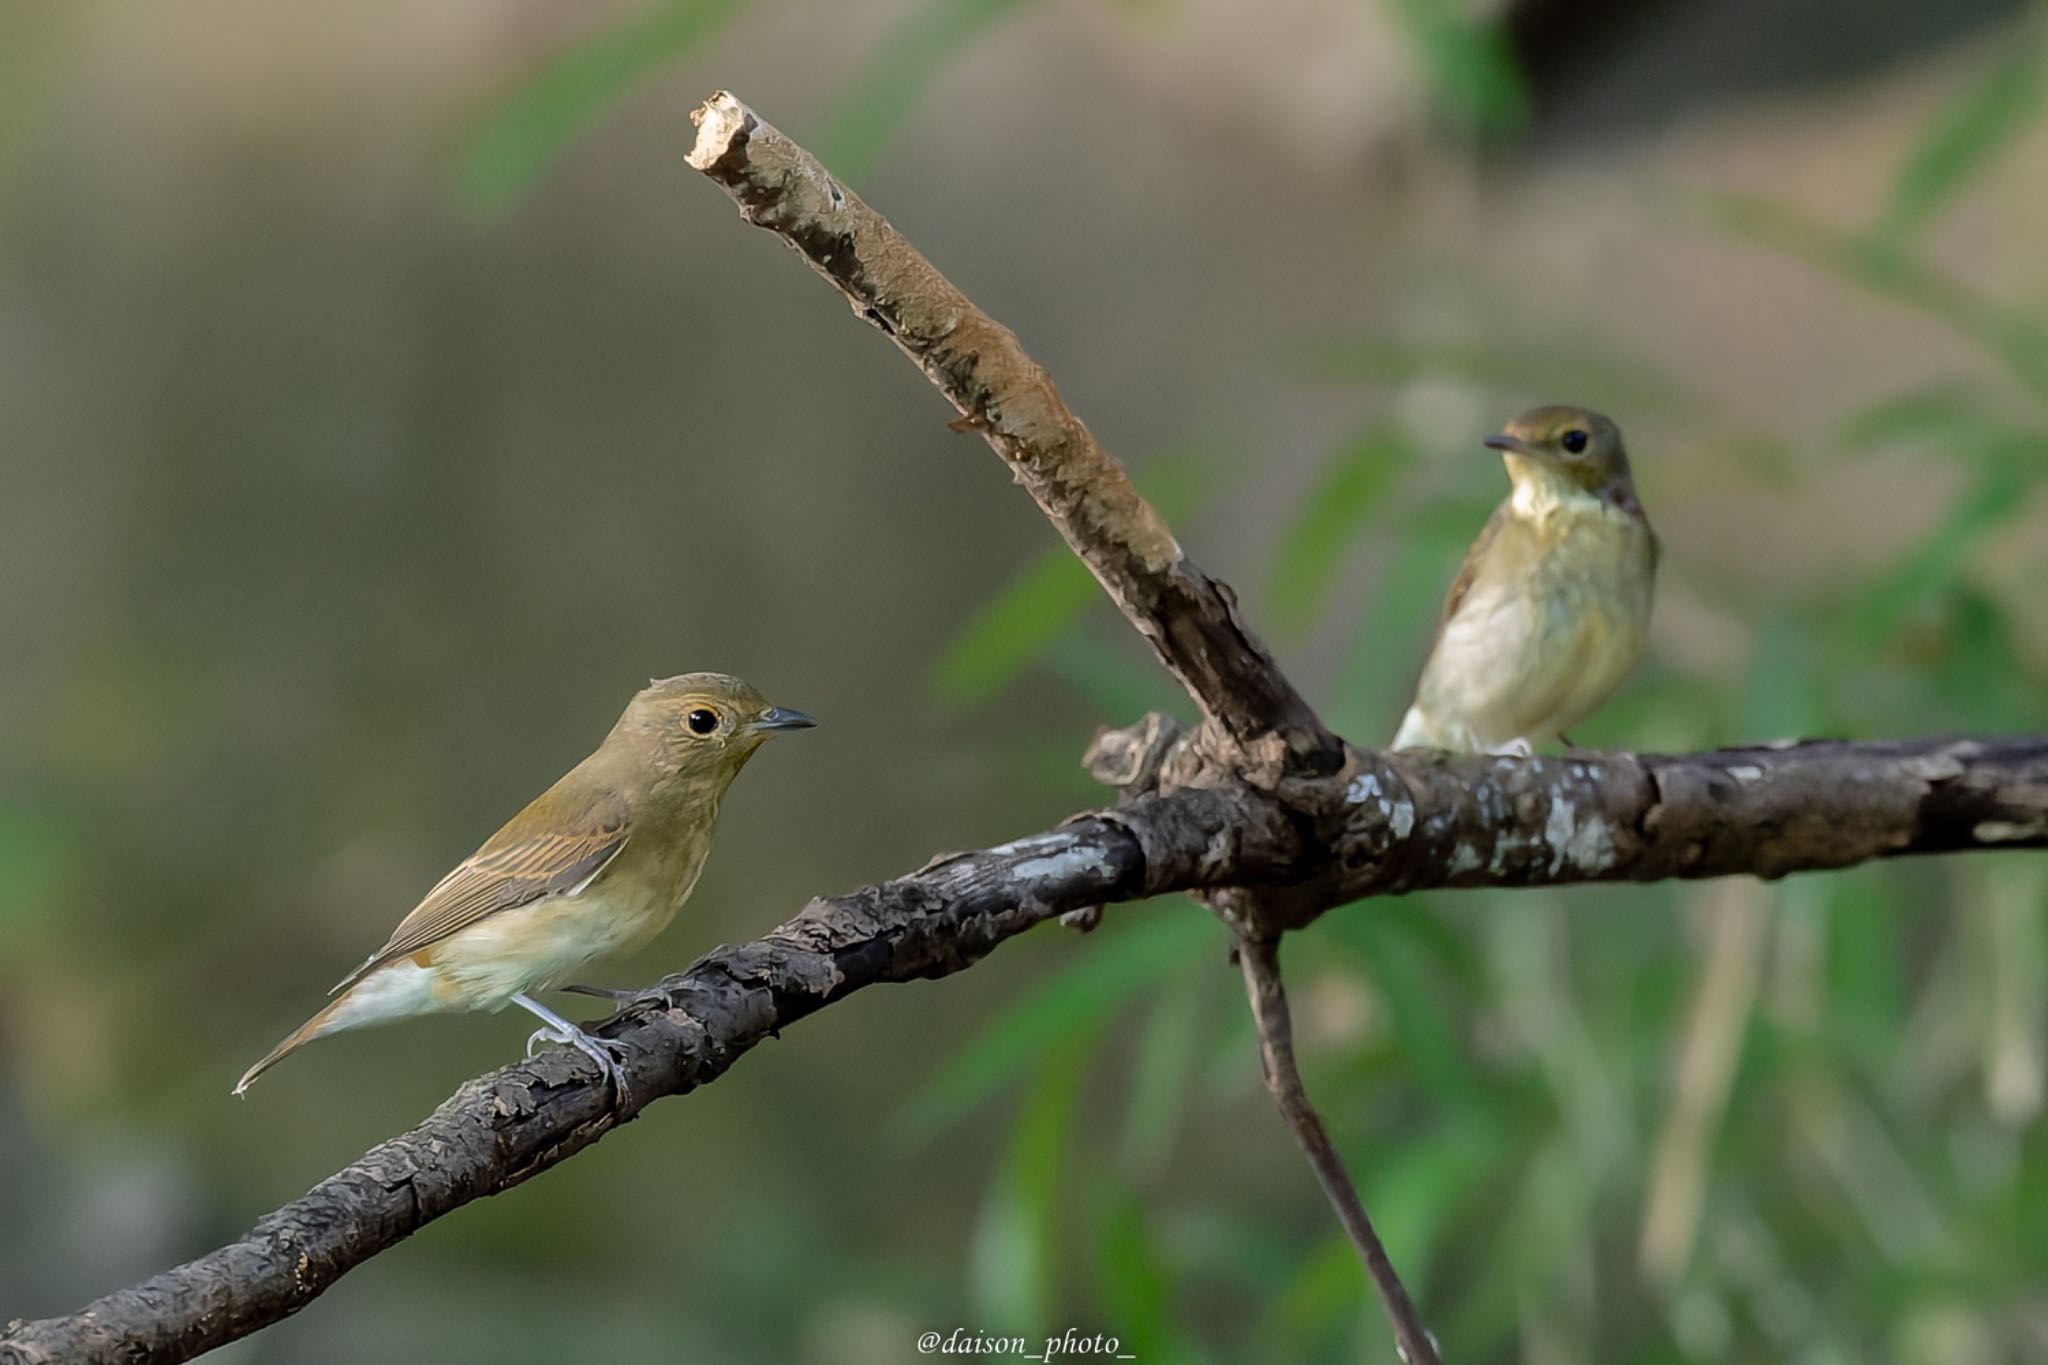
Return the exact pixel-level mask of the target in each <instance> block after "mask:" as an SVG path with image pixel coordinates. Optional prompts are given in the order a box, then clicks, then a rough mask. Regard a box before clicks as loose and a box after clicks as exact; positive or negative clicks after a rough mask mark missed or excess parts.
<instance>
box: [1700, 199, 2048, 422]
mask: <svg viewBox="0 0 2048 1365" xmlns="http://www.w3.org/2000/svg"><path fill="white" fill-rule="evenodd" d="M1693 199H1694V202H1695V203H1696V204H1697V205H1698V206H1699V207H1700V209H1701V211H1702V212H1703V214H1704V215H1705V217H1706V219H1707V220H1708V221H1709V222H1710V223H1711V224H1713V225H1714V226H1716V227H1718V228H1720V229H1721V230H1722V231H1724V232H1727V233H1729V234H1730V235H1731V236H1734V237H1737V238H1740V239H1742V240H1746V241H1750V242H1754V243H1756V244H1757V245H1759V246H1766V247H1769V248H1771V249H1772V250H1775V251H1781V252H1784V253H1785V254H1786V255H1788V256H1792V257H1794V258H1796V259H1798V260H1802V261H1805V262H1806V263H1807V264H1809V265H1811V266H1813V267H1814V268H1815V269H1818V270H1821V271H1824V272H1826V273H1828V274H1830V275H1833V276H1835V277H1836V278H1837V279H1839V280H1842V281H1843V282H1845V283H1847V284H1850V285H1853V286H1854V287H1856V288H1858V289H1862V290H1864V291H1865V292H1867V293H1870V294H1872V295H1875V296H1877V297H1880V298H1885V299H1890V300H1892V301H1893V302H1895V303H1899V304H1903V305H1904V306H1906V307H1907V308H1910V309H1912V310H1913V311H1914V312H1917V313H1919V314H1920V315H1921V316H1922V317H1925V318H1928V319H1930V320H1932V321H1934V322H1938V323H1940V324H1941V325H1942V326H1944V327H1947V328H1949V329H1950V330H1952V331H1954V332H1955V333H1956V334H1957V335H1959V336H1962V337H1964V338H1966V339H1968V340H1969V341H1971V342H1973V343H1975V344H1976V345H1977V346H1979V347H1980V348H1982V349H1983V350H1984V351H1986V352H1987V353H1988V354H1990V355H1991V356H1992V357H1993V358H1995V359H1996V360H1997V361H1998V362H1999V363H2000V364H2002V365H2004V366H2005V368H2006V369H2007V371H2008V372H2010V373H2011V374H2012V376H2013V377H2014V378H2015V379H2017V380H2019V382H2020V383H2022V384H2023V385H2025V386H2026V387H2027V389H2028V390H2029V392H2031V393H2032V394H2033V395H2034V397H2035V398H2036V399H2038V400H2040V401H2042V402H2044V403H2048V327H2044V326H2043V325H2042V323H2041V321H2040V319H2038V318H2035V317H2033V316H2032V315H2031V314H2028V313H2026V312H2024V311H2022V310H2019V309H2015V308H2008V307H2005V306H2003V305H2002V304H1999V303H1997V302H1994V301H1993V300H1991V299H1988V298H1986V297H1985V296H1983V295H1982V294H1979V293H1977V292H1976V291H1975V290H1973V289H1971V288H1969V287H1968V286H1967V285H1965V284H1963V283H1962V282H1961V281H1959V280H1956V279H1954V278H1952V277H1951V276H1949V275H1946V274H1944V273H1943V272H1941V271H1940V270H1937V269H1936V268H1935V267H1933V266H1932V265H1930V264H1928V263H1927V262H1926V261H1923V260H1921V259H1920V258H1919V257H1917V256H1915V255H1914V254H1913V253H1912V252H1911V251H1910V250H1907V249H1904V248H1902V247H1901V246H1899V245H1898V244H1896V243H1894V242H1892V241H1891V240H1889V239H1886V238H1882V237H1876V236H1872V235H1869V234H1864V235H1861V236H1857V235H1851V234H1849V233H1845V232H1842V231H1840V230H1839V229H1836V228H1832V227H1829V226H1827V225H1826V224H1824V223H1820V222H1817V221H1815V220H1814V219H1812V218H1810V217H1808V216H1806V215H1805V214H1803V213H1801V212H1799V211H1798V210H1797V209H1794V208H1791V207H1789V206H1787V205H1784V204H1780V203H1777V202H1775V201H1773V200H1769V199H1764V198H1760V197H1757V196H1754V195H1743V194H1727V193H1719V192H1716V193H1709V194H1702V195H1696V196H1693Z"/></svg>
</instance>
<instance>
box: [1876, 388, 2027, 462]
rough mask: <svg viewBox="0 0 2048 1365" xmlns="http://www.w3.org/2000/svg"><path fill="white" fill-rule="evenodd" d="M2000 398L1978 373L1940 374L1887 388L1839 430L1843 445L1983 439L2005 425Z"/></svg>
mask: <svg viewBox="0 0 2048 1365" xmlns="http://www.w3.org/2000/svg"><path fill="white" fill-rule="evenodd" d="M2003 426H2004V423H2003V421H2002V420H2001V418H2000V416H1999V413H1998V407H1997V401H1996V399H1994V398H1993V397H1992V396H1991V395H1990V394H1989V393H1987V392H1986V391H1985V389H1984V386H1983V385H1981V384H1980V383H1978V382H1977V381H1976V380H1974V379H1968V378H1960V377H1958V378H1950V379H1939V380H1936V381H1934V382H1933V383H1931V384H1923V385H1920V386H1919V387H1917V388H1911V389H1907V390H1905V391H1903V392H1901V393H1892V394H1886V395H1885V396H1884V397H1882V398H1880V399H1878V400H1877V401H1876V402H1874V403H1871V404H1870V405H1868V406H1867V407H1863V408H1860V409H1858V410H1857V411H1856V412H1854V413H1852V414H1850V416H1849V417H1848V419H1847V420H1845V421H1844V422H1843V423H1842V424H1841V427H1840V429H1839V430H1838V431H1837V432H1836V437H1835V439H1836V443H1837V444H1839V445H1841V446H1842V447H1844V448H1845V449H1851V450H1854V449H1863V448H1868V447H1873V446H1893V445H1905V446H1914V445H1936V446H1945V445H1949V444H1951V443H1961V442H1977V441H1981V440H1982V439H1983V438H1984V436H1985V435H1986V433H1987V432H1990V431H1992V430H1994V429H2002V428H2003Z"/></svg>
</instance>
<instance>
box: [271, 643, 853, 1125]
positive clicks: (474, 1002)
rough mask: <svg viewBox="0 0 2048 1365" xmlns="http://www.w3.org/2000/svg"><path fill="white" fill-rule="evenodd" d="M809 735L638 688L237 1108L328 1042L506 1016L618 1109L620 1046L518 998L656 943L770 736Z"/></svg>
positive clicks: (276, 1051)
mask: <svg viewBox="0 0 2048 1365" xmlns="http://www.w3.org/2000/svg"><path fill="white" fill-rule="evenodd" d="M812 724H813V722H812V720H811V718H810V717H809V716H807V715H805V714H804V713H803V712H801V711H790V710H786V709H784V708H783V707H779V706H771V705H769V704H768V699H767V698H765V697H763V696H762V695H761V694H760V693H759V692H756V691H755V690H754V689H753V688H751V687H749V686H748V685H747V684H746V683H744V682H741V681H740V680H739V679H738V678H732V677H727V676H726V675H725V674H723V673H685V674H682V675H681V676H680V677H674V678H661V679H657V680H656V681H654V682H653V683H651V684H649V685H648V687H647V688H646V689H645V690H644V691H642V692H640V693H639V694H638V695H636V696H635V697H634V698H633V700H632V701H631V702H630V703H628V704H627V706H626V711H625V714H624V715H622V716H620V717H619V723H618V724H617V725H614V726H613V727H612V731H611V733H610V734H608V735H606V736H605V738H604V743H602V744H600V745H598V746H597V751H596V752H595V753H593V754H591V755H590V757H588V758H586V759H584V760H583V761H582V762H581V763H578V764H577V765H576V766H575V767H574V768H571V769H570V770H569V772H568V774H567V775H566V776H565V777H563V778H562V780H561V781H559V782H557V783H555V785H554V786H552V787H549V788H548V789H547V790H546V791H544V792H542V793H541V794H540V795H539V796H538V797H536V798H535V799H534V801H533V803H532V804H531V805H529V806H527V808H526V809H525V810H522V811H520V812H519V814H517V815H515V816H513V817H512V819H511V820H510V821H508V822H507V823H506V825H505V827H504V828H503V829H501V830H499V831H498V832H497V833H496V834H493V835H492V836H491V837H490V839H489V840H488V841H487V842H486V843H485V844H484V846H483V847H482V848H480V849H478V850H477V851H476V852H474V853H472V854H470V855H469V857H467V858H465V859H464V860H463V861H462V863H461V864H460V865H459V866H458V867H457V868H456V869H455V870H454V871H453V872H450V873H449V874H448V875H447V876H445V877H443V878H442V879H441V880H440V882H439V883H437V884H436V885H435V887H434V889H433V890H431V891H429V892H428V893H427V896H426V899H425V900H423V901H421V902H420V903H419V905H418V906H416V907H415V908H414V909H413V912H412V913H411V914H409V915H407V916H406V917H405V919H404V921H403V922H402V923H400V924H399V926H398V928H397V929H395V930H393V931H392V934H391V939H390V941H389V942H387V943H386V944H385V945H384V946H383V947H382V948H380V949H378V950H377V951H376V952H375V953H372V954H371V955H370V957H369V958H368V959H367V960H366V961H365V962H364V963H363V965H362V966H360V967H358V968H356V969H355V970H354V971H353V972H350V973H349V974H348V975H347V976H346V977H345V978H343V979H342V981H341V984H339V985H337V986H336V987H335V988H334V989H333V990H332V991H330V992H328V994H330V995H333V996H335V997H337V998H336V999H335V1000H334V1002H333V1003H332V1004H330V1005H328V1006H327V1008H325V1009H323V1010H321V1011H320V1012H319V1013H318V1014H316V1015H314V1016H313V1017H312V1018H311V1019H308V1020H307V1021H306V1022H305V1023H303V1024H301V1025H300V1026H299V1027H298V1028H297V1029H296V1030H294V1031H293V1032H292V1034H291V1036H290V1037H288V1038H286V1039H285V1040H284V1041H283V1042H281V1043H279V1044H278V1045H277V1046H276V1047H274V1048H272V1049H271V1050H270V1051H269V1052H268V1053H266V1054H265V1055H264V1057H263V1060H261V1061H259V1062H257V1063H256V1065H254V1066H252V1067H250V1068H249V1069H248V1071H246V1072H245V1073H243V1076H242V1079H241V1080H239V1081H237V1082H236V1083H235V1093H236V1094H237V1095H239V1094H241V1093H242V1092H243V1091H244V1090H247V1089H248V1088H249V1083H250V1082H251V1081H253V1080H255V1079H256V1078H257V1077H258V1076H260V1075H262V1074H263V1073H264V1072H265V1071H267V1070H269V1069H270V1068H271V1067H273V1066H275V1065H277V1063H278V1062H279V1061H281V1060H282V1059H283V1058H284V1057H285V1056H287V1055H288V1054H289V1053H291V1052H293V1051H294V1050H296V1049H297V1048H299V1047H301V1046H302V1045H304V1044H306V1043H308V1042H311V1041H312V1040H313V1039H315V1038H320V1037H324V1036H326V1035H327V1034H330V1033H339V1032H341V1031H342V1030H344V1029H352V1028H362V1027H364V1026H365V1025H368V1024H381V1023H384V1022H386V1021H387V1020H392V1019H403V1018H407V1017H409V1016H411V1015H415V1014H436V1013H441V1012H444V1011H450V1010H498V1009H502V1008H504V1007H505V1006H506V1005H508V1004H513V1005H519V1006H521V1007H522V1008H524V1009H527V1010H529V1011H531V1012H532V1013H533V1014H534V1015H536V1016H537V1017H538V1018H539V1019H540V1020H541V1022H542V1023H543V1024H544V1025H545V1027H543V1028H541V1029H540V1030H539V1031H538V1032H536V1033H535V1034H534V1035H533V1036H532V1038H530V1039H528V1041H527V1052H528V1054H529V1055H531V1054H532V1051H533V1048H534V1046H535V1045H536V1044H537V1043H540V1042H543V1041H546V1042H555V1043H567V1044H568V1045H570V1046H571V1047H574V1048H577V1049H579V1050H580V1051H582V1052H584V1053H585V1054H587V1055H588V1056H590V1057H591V1058H593V1059H594V1060H595V1061H596V1062H597V1064H598V1065H599V1066H600V1067H602V1068H603V1069H604V1073H605V1075H606V1076H608V1077H609V1078H610V1079H611V1081H612V1083H613V1085H615V1086H616V1087H617V1088H618V1093H619V1094H620V1096H621V1097H623V1096H624V1095H625V1093H626V1082H625V1073H624V1072H623V1070H622V1069H621V1068H620V1066H619V1059H618V1057H617V1056H616V1055H615V1054H614V1051H613V1049H615V1048H616V1047H617V1046H618V1045H617V1044H616V1043H613V1042H611V1040H609V1039H604V1038H598V1037H595V1036H593V1035H591V1034H588V1033H585V1032H584V1031H583V1030H582V1029H580V1028H578V1027H577V1026H576V1025H575V1024H572V1023H570V1022H569V1021H568V1020H567V1019H564V1018H562V1017H561V1016H560V1015H558V1014H556V1013H555V1012H554V1011H553V1010H551V1009H549V1008H548V1007H547V1006H545V1005H543V1004H541V1003H540V1002H539V1001H538V1000H535V999H534V998H533V995H532V994H531V993H532V992H534V991H538V990H545V989H547V988H548V987H550V986H552V985H554V984H555V983H557V982H559V981H560V980H562V978H563V977H565V976H567V975H568V974H569V973H571V972H574V971H576V970H577V969H578V968H580V967H582V966H583V965H584V964H585V963H587V962H590V961H592V960H593V959H595V958H599V957H606V956H610V955H612V954H616V953H624V952H629V951H631V950H632V949H634V948H637V947H639V946H640V945H642V944H644V943H646V942H647V941H648V940H649V939H651V938H653V937H654V936H655V935H656V934H658V933H660V932H661V931H662V929H663V928H665V927H666V926H667V925H668V922H669V921H670V920H671V919H673V918H675V913H676V911H677V910H678V909H679V908H681V906H682V904H683V902H684V901H686V900H688V899H689V898H690V891H691V890H692V888H694V887H695V886H696V885H697V876H698V874H699V873H701V872H702V871H703V870H704V859H705V857H706V855H708V854H709V853H710V852H711V829H712V825H713V824H714V823H715V822H716V821H717V819H718V803H719V799H720V798H721V797H723V796H724V795H725V789H726V788H727V787H728V786H730V785H731V784H732V780H733V778H734V777H735V776H737V775H738V773H739V770H740V769H741V768H743V767H745V766H746V763H747V760H748V759H749V758H752V757H753V756H754V751H755V750H756V749H759V748H760V747H761V745H762V743H763V742H765V741H766V740H767V739H768V737H769V736H770V735H773V734H775V733H777V732H778V731H782V730H801V729H806V728H808V727H809V726H810V725H812ZM592 993H594V994H605V992H592Z"/></svg>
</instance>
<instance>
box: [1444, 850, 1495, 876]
mask: <svg viewBox="0 0 2048 1365" xmlns="http://www.w3.org/2000/svg"><path fill="white" fill-rule="evenodd" d="M1485 862H1486V860H1485V859H1484V858H1481V857H1480V856H1479V854H1478V853H1477V852H1476V851H1475V850H1474V849H1473V847H1472V845H1470V844H1459V845H1458V846H1457V847H1456V848H1454V849H1452V850H1451V865H1450V866H1449V867H1448V868H1446V869H1445V870H1444V875H1445V876H1446V877H1455V876H1457V875H1458V874H1460V873H1462V872H1471V871H1473V870H1474V869H1476V868H1479V867H1483V866H1484V865H1485Z"/></svg>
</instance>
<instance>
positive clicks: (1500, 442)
mask: <svg viewBox="0 0 2048 1365" xmlns="http://www.w3.org/2000/svg"><path fill="white" fill-rule="evenodd" d="M1480 444H1482V445H1484V446H1485V447H1486V448H1487V449H1489V450H1500V451H1505V452H1507V453H1508V454H1510V455H1525V456H1527V457H1528V458H1529V459H1532V460H1540V459H1542V458H1543V452H1542V451H1540V450H1538V449H1537V448H1536V447H1535V446H1532V445H1530V444H1529V443H1528V442H1527V441H1525V440H1523V439H1522V438H1521V437H1519V436H1510V435H1508V434H1507V433H1506V432H1502V433H1501V434H1499V435H1498V436H1489V437H1487V438H1486V439H1485V440H1484V441H1482V442H1481V443H1480Z"/></svg>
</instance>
